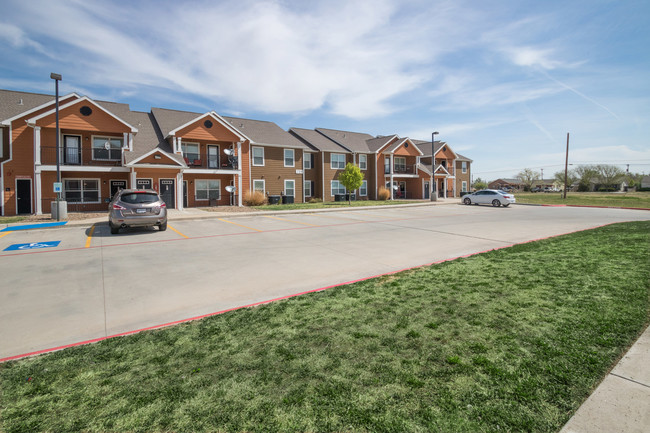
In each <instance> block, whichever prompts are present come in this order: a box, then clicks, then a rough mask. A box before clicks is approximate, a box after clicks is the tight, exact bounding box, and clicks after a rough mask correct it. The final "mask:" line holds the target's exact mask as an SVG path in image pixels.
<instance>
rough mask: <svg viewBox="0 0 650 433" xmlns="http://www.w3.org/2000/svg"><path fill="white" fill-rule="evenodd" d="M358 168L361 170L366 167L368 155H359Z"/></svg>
mask: <svg viewBox="0 0 650 433" xmlns="http://www.w3.org/2000/svg"><path fill="white" fill-rule="evenodd" d="M359 168H360V169H361V170H367V169H368V155H359Z"/></svg>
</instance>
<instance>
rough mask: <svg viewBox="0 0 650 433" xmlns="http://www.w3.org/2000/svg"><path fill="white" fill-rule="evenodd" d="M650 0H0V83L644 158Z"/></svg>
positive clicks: (291, 120)
mask: <svg viewBox="0 0 650 433" xmlns="http://www.w3.org/2000/svg"><path fill="white" fill-rule="evenodd" d="M649 22H650V2H648V1H647V0H639V1H636V0H630V1H626V0H616V1H602V0H588V1H572V0H564V1H554V0H545V1H539V0H532V1H528V0H521V1H506V0H501V1H492V0H483V1H477V0H472V1H464V0H450V1H446V0H445V1H409V0H406V1H398V0H372V1H354V0H348V1H339V0H330V1H288V0H285V1H247V0H237V1H215V0H213V1H182V2H181V1H163V0H158V1H134V2H131V1H115V0H113V1H91V0H83V1H65V0H61V1H56V2H54V1H49V0H30V1H24V0H18V1H14V0H2V15H0V57H1V58H2V59H3V60H2V62H0V88H4V89H12V90H21V91H30V92H39V93H52V92H53V82H52V80H50V78H49V74H50V72H57V73H60V74H62V75H63V81H62V82H61V91H62V92H63V93H68V92H72V91H75V92H77V93H80V94H84V95H88V96H90V97H91V98H95V99H100V100H110V101H116V102H125V103H129V104H130V105H131V109H133V110H142V111H149V109H150V108H151V107H164V108H171V109H180V110H191V111H198V112H205V111H208V110H215V111H217V112H218V113H220V114H223V115H231V116H241V117H247V118H253V119H261V120H271V121H274V122H276V123H277V124H279V125H280V126H281V127H283V128H285V129H288V128H289V127H292V126H295V127H301V128H315V127H325V128H332V129H343V130H351V131H358V132H367V133H370V134H373V135H389V134H398V135H400V136H403V137H404V136H408V137H411V138H416V139H424V140H427V139H430V138H431V132H432V131H434V130H435V131H439V132H440V135H438V136H437V138H439V139H442V140H444V141H446V142H448V143H449V144H450V145H451V146H452V148H453V149H455V150H456V151H457V152H459V153H461V154H463V155H465V156H467V157H469V158H471V159H472V160H474V165H473V171H474V177H475V178H476V177H481V178H483V179H488V180H491V179H496V178H498V177H514V176H515V175H516V174H517V172H518V171H520V170H521V169H523V168H532V169H535V170H538V171H539V170H540V169H542V168H543V169H544V177H545V178H548V177H552V174H553V173H554V172H555V171H560V170H562V169H563V166H564V152H565V147H566V134H567V132H569V133H571V138H570V154H569V162H570V163H572V164H585V163H611V164H619V165H621V166H622V167H623V168H626V164H630V166H629V169H630V171H632V172H644V173H645V174H650V26H648V23H649Z"/></svg>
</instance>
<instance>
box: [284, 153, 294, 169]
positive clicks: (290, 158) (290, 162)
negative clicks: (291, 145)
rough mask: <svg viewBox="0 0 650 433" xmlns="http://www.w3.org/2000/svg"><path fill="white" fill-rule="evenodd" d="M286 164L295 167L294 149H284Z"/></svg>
mask: <svg viewBox="0 0 650 433" xmlns="http://www.w3.org/2000/svg"><path fill="white" fill-rule="evenodd" d="M284 166H285V167H293V166H294V150H293V149H284Z"/></svg>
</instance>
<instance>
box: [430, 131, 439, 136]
mask: <svg viewBox="0 0 650 433" xmlns="http://www.w3.org/2000/svg"><path fill="white" fill-rule="evenodd" d="M438 134H440V133H439V132H438V131H435V132H432V133H431V135H438Z"/></svg>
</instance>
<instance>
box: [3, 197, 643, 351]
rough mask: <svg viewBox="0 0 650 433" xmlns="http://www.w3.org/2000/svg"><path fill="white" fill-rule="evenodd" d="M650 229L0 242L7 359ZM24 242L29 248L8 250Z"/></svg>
mask: <svg viewBox="0 0 650 433" xmlns="http://www.w3.org/2000/svg"><path fill="white" fill-rule="evenodd" d="M648 219H650V212H647V211H639V210H624V209H596V208H568V207H560V208H557V207H538V206H510V207H509V208H507V209H506V208H492V207H478V206H462V205H445V206H417V207H407V208H390V207H382V208H373V209H362V210H358V209H355V210H341V211H336V212H312V213H300V214H298V213H296V214H281V215H265V216H237V215H236V214H233V215H232V216H228V217H220V218H210V219H201V220H182V221H180V220H178V221H174V220H170V222H169V228H168V230H167V231H166V232H158V231H157V230H155V229H150V230H149V229H140V230H131V231H128V232H124V233H122V234H120V235H111V234H110V230H109V228H108V226H107V225H106V224H105V223H99V224H96V225H95V226H94V228H91V227H81V226H77V227H67V228H57V229H45V230H38V229H36V230H26V231H16V232H10V233H9V234H6V235H3V234H0V236H1V237H0V274H1V275H2V280H1V282H0V359H3V358H5V359H6V358H9V357H13V356H17V355H23V354H27V353H33V352H38V351H41V350H47V349H52V348H56V347H61V346H65V345H69V344H75V343H79V342H83V341H89V340H93V339H102V338H105V337H107V336H113V335H117V334H121V333H129V332H132V331H135V330H140V329H144V328H149V327H156V326H159V325H162V324H167V323H171V322H176V321H182V320H186V319H189V318H194V317H198V316H202V315H207V314H212V313H215V312H219V311H223V310H226V309H230V308H235V307H239V306H244V305H250V304H254V303H258V302H263V301H268V300H272V299H276V298H279V297H283V296H288V295H293V294H296V293H301V292H304V291H309V290H313V289H318V288H323V287H328V286H331V285H336V284H340V283H344V282H348V281H353V280H357V279H361V278H366V277H370V276H374V275H379V274H384V273H388V272H392V271H396V270H401V269H405V268H410V267H415V266H420V265H424V264H429V263H432V262H436V261H439V260H445V259H449V258H454V257H458V256H463V255H467V254H472V253H477V252H481V251H485V250H489V249H493V248H500V247H504V246H508V245H512V244H515V243H520V242H526V241H530V240H534V239H540V238H544V237H549V236H555V235H559V234H564V233H569V232H573V231H577V230H584V229H588V228H593V227H597V226H601V225H604V224H609V223H614V222H621V221H636V220H648ZM55 241H59V243H58V245H57V246H46V245H51V244H47V242H55ZM22 244H27V245H28V248H29V245H32V246H34V248H31V249H24V248H23V249H21V248H19V247H14V249H10V250H6V249H7V248H9V247H10V246H12V245H14V246H15V245H22ZM39 246H41V247H42V248H36V247H39Z"/></svg>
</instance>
